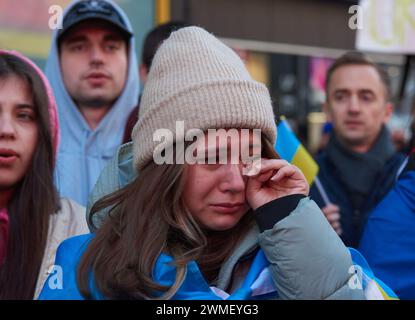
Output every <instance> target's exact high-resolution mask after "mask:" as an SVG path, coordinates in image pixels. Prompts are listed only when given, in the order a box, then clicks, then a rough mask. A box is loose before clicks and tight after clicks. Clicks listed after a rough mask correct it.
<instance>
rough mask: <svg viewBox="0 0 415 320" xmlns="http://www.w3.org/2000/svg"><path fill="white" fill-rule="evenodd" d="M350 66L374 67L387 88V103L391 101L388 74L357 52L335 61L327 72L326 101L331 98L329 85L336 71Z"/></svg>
mask: <svg viewBox="0 0 415 320" xmlns="http://www.w3.org/2000/svg"><path fill="white" fill-rule="evenodd" d="M349 65H360V66H370V67H373V68H374V69H375V70H376V71H377V73H378V74H379V77H380V79H381V81H382V83H383V85H384V86H385V92H386V101H389V98H390V96H391V92H390V80H389V76H388V73H387V72H386V71H385V70H384V69H383V68H382V67H381V66H379V65H378V64H376V63H374V62H373V61H372V60H370V59H369V58H368V57H366V56H365V55H364V54H363V53H361V52H357V51H351V52H347V53H345V54H344V55H342V56H341V57H340V58H338V59H337V60H336V61H334V63H333V64H332V65H331V66H330V68H329V70H328V71H327V77H326V97H327V98H326V99H327V100H328V97H329V85H330V81H331V78H332V76H333V73H334V71H336V70H337V69H339V68H340V67H343V66H349Z"/></svg>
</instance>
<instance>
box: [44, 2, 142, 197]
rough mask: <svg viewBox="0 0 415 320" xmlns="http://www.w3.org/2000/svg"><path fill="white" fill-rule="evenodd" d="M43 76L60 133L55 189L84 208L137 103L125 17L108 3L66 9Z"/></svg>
mask: <svg viewBox="0 0 415 320" xmlns="http://www.w3.org/2000/svg"><path fill="white" fill-rule="evenodd" d="M45 73H46V76H47V77H48V79H49V81H50V82H51V85H52V87H53V91H54V93H55V96H56V100H57V105H58V112H59V120H60V123H61V132H62V135H61V136H62V143H61V145H60V147H59V150H58V160H57V167H56V172H55V180H56V185H57V187H58V190H59V192H60V194H61V196H65V197H68V198H70V199H73V200H75V201H77V202H78V203H80V204H82V205H86V203H87V199H88V194H89V192H90V191H91V190H92V188H93V186H94V184H95V182H96V180H97V178H98V175H99V173H100V171H101V170H102V169H103V168H104V166H105V164H106V162H107V161H108V160H109V159H111V158H112V157H113V156H114V154H115V152H116V150H117V148H118V146H119V145H121V142H122V137H123V130H124V128H125V124H126V121H127V117H128V115H129V114H130V112H131V110H132V109H134V107H135V106H136V105H137V103H138V96H139V80H138V67H137V60H136V56H135V46H134V37H133V30H132V27H131V25H130V22H129V20H128V18H127V16H126V15H125V13H124V12H123V11H122V10H121V9H120V8H119V7H118V6H117V5H116V4H115V3H113V2H111V1H103V0H84V1H75V2H73V3H72V4H70V5H69V6H68V8H67V9H66V10H65V12H64V15H63V28H62V29H60V30H56V31H55V32H54V33H53V39H52V45H51V49H50V53H49V57H48V59H47V62H46V69H45Z"/></svg>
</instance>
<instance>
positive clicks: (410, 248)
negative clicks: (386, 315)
mask: <svg viewBox="0 0 415 320" xmlns="http://www.w3.org/2000/svg"><path fill="white" fill-rule="evenodd" d="M410 161H411V162H412V163H411V162H410V163H409V165H411V170H408V171H406V172H404V173H403V174H402V175H401V177H400V178H399V180H398V182H397V183H396V185H395V186H394V187H393V189H392V190H391V191H390V192H389V194H388V195H387V196H386V197H385V199H384V200H383V201H382V202H381V203H380V204H379V205H378V206H377V207H376V208H375V210H374V211H373V212H372V213H371V215H370V217H369V220H368V222H367V225H366V228H365V231H364V233H363V237H362V241H361V244H360V250H361V252H362V253H363V254H364V255H365V256H366V258H367V260H368V262H369V263H370V265H371V267H372V268H373V270H374V272H375V273H376V275H377V276H378V277H380V278H381V279H382V280H383V281H384V282H385V283H386V284H388V285H389V286H390V287H391V288H392V289H393V290H394V291H395V292H396V293H397V294H398V295H399V297H400V298H401V299H415V155H413V156H412V158H411V160H410Z"/></svg>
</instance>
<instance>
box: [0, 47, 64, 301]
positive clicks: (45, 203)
mask: <svg viewBox="0 0 415 320" xmlns="http://www.w3.org/2000/svg"><path fill="white" fill-rule="evenodd" d="M14 76H16V77H18V78H20V79H22V80H23V81H25V82H26V83H27V84H28V86H29V88H30V89H31V91H32V92H31V94H32V96H33V101H34V105H35V114H36V121H37V125H38V141H37V146H36V149H35V152H34V154H33V159H32V162H31V164H30V166H29V168H28V169H27V172H26V174H25V176H24V178H23V179H22V181H20V182H19V183H18V185H17V186H16V189H15V191H14V194H13V196H12V198H11V200H10V201H9V203H8V205H7V210H8V213H9V238H8V245H7V253H6V257H5V259H4V260H3V263H2V265H1V266H0V300H1V299H33V296H34V292H35V288H36V283H37V279H38V275H39V270H40V266H41V263H42V259H43V255H44V251H45V248H46V241H47V236H48V231H49V218H50V216H51V214H53V213H55V212H57V211H58V210H59V198H58V194H57V191H56V189H55V186H54V183H53V169H54V161H55V153H54V150H53V142H52V134H51V129H50V118H49V111H48V104H49V100H48V95H47V92H46V87H45V85H44V83H43V81H42V79H41V78H40V76H39V75H38V74H37V72H36V71H35V70H34V69H33V68H32V67H31V66H29V65H28V64H27V63H26V62H24V61H22V60H21V59H20V58H18V57H16V56H14V55H10V54H0V82H3V81H7V80H8V79H9V78H10V77H14ZM10 94H12V93H10Z"/></svg>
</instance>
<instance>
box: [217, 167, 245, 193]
mask: <svg viewBox="0 0 415 320" xmlns="http://www.w3.org/2000/svg"><path fill="white" fill-rule="evenodd" d="M223 170H224V172H223V179H222V183H221V186H220V187H221V189H222V190H223V191H231V192H241V191H244V190H245V179H244V176H243V175H242V165H241V164H227V165H224V166H223Z"/></svg>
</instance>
